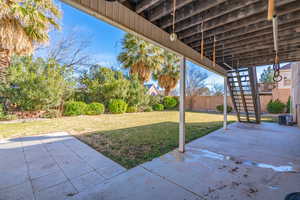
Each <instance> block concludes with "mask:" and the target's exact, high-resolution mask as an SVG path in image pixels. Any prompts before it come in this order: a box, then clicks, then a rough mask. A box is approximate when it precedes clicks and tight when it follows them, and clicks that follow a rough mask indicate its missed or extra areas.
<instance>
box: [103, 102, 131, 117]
mask: <svg viewBox="0 0 300 200" xmlns="http://www.w3.org/2000/svg"><path fill="white" fill-rule="evenodd" d="M127 106H128V105H127V103H126V102H125V101H123V100H122V99H111V100H110V101H109V104H108V110H109V112H111V113H113V114H121V113H125V112H126V110H127Z"/></svg>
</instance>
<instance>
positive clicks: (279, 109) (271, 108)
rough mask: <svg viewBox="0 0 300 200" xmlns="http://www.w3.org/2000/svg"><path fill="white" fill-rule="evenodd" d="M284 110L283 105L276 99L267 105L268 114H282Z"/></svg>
mask: <svg viewBox="0 0 300 200" xmlns="http://www.w3.org/2000/svg"><path fill="white" fill-rule="evenodd" d="M284 108H285V104H284V103H282V102H281V101H280V100H279V99H276V100H275V101H273V100H271V101H269V103H268V105H267V110H268V112H269V113H273V114H278V113H283V112H284Z"/></svg>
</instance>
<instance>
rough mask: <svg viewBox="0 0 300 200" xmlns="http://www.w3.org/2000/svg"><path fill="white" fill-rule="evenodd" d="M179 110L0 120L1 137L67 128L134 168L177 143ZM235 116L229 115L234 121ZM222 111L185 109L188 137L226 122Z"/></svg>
mask: <svg viewBox="0 0 300 200" xmlns="http://www.w3.org/2000/svg"><path fill="white" fill-rule="evenodd" d="M178 118H179V113H178V112H177V111H163V112H148V113H129V114H121V115H112V114H104V115H99V116H78V117H62V118H58V119H47V120H39V121H31V122H23V123H9V124H0V138H5V137H21V136H28V135H36V134H43V133H51V132H57V131H67V132H69V133H71V134H73V135H74V136H76V137H77V138H79V139H80V140H81V141H83V142H85V143H87V144H88V145H90V146H92V147H93V148H94V149H96V150H97V151H99V152H101V153H103V154H104V155H106V156H108V157H110V158H111V159H113V160H115V161H116V162H118V163H120V164H121V165H123V166H124V167H127V168H131V167H134V166H136V165H138V164H141V163H143V162H145V161H148V160H151V159H153V158H155V157H158V156H160V155H162V154H164V153H167V152H169V151H171V150H173V149H175V148H176V147H177V146H178ZM235 119H236V117H235V116H229V120H231V121H234V120H235ZM222 120H223V115H221V114H220V115H218V114H207V113H196V112H187V113H186V130H187V134H186V141H187V142H189V141H191V140H194V139H196V138H199V137H201V136H204V135H206V134H208V133H210V132H212V131H214V130H216V129H219V128H221V127H222V125H223V122H222Z"/></svg>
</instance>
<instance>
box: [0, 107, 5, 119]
mask: <svg viewBox="0 0 300 200" xmlns="http://www.w3.org/2000/svg"><path fill="white" fill-rule="evenodd" d="M4 116H5V113H4V105H3V104H0V118H1V117H4Z"/></svg>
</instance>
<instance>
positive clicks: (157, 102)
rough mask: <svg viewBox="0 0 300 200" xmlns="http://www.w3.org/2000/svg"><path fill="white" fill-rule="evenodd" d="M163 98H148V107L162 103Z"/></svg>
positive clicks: (158, 96)
mask: <svg viewBox="0 0 300 200" xmlns="http://www.w3.org/2000/svg"><path fill="white" fill-rule="evenodd" d="M162 100H163V97H162V96H160V95H157V96H150V102H149V105H150V106H154V105H155V104H159V103H162Z"/></svg>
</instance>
